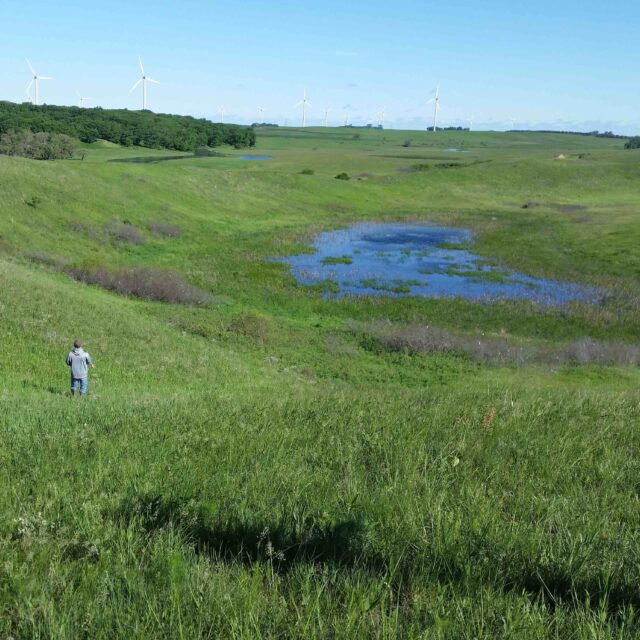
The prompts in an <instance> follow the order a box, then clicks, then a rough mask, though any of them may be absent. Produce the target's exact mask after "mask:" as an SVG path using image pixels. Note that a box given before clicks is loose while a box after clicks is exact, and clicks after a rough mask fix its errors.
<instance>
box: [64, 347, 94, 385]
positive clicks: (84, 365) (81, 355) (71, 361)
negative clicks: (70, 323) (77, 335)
mask: <svg viewBox="0 0 640 640" xmlns="http://www.w3.org/2000/svg"><path fill="white" fill-rule="evenodd" d="M90 364H93V360H91V356H90V355H89V354H88V353H87V352H86V351H85V350H84V349H79V348H76V349H73V351H69V355H68V356H67V365H68V366H70V367H71V377H72V378H76V379H80V380H81V379H83V378H86V377H87V375H88V374H89V365H90Z"/></svg>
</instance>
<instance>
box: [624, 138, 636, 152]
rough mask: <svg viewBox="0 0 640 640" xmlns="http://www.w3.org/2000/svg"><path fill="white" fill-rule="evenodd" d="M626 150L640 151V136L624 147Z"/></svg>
mask: <svg viewBox="0 0 640 640" xmlns="http://www.w3.org/2000/svg"><path fill="white" fill-rule="evenodd" d="M624 148H625V149H640V136H634V137H633V138H631V139H630V140H629V141H628V142H626V143H625V145H624Z"/></svg>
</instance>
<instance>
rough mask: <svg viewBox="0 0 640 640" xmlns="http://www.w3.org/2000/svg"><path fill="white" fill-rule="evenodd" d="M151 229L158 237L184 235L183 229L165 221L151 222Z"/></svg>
mask: <svg viewBox="0 0 640 640" xmlns="http://www.w3.org/2000/svg"><path fill="white" fill-rule="evenodd" d="M149 231H151V233H152V234H153V235H154V236H156V237H157V238H179V237H180V236H181V235H182V229H181V228H180V227H177V226H176V225H174V224H165V223H164V222H154V221H151V222H150V223H149Z"/></svg>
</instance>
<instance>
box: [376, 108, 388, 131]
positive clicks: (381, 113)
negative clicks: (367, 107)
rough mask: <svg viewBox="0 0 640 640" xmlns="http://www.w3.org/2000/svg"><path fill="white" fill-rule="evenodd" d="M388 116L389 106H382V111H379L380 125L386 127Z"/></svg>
mask: <svg viewBox="0 0 640 640" xmlns="http://www.w3.org/2000/svg"><path fill="white" fill-rule="evenodd" d="M386 117H387V107H382V109H380V111H378V125H379V126H381V127H384V120H385V118H386Z"/></svg>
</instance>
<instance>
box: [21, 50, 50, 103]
mask: <svg viewBox="0 0 640 640" xmlns="http://www.w3.org/2000/svg"><path fill="white" fill-rule="evenodd" d="M27 66H28V67H29V71H31V74H32V78H31V82H29V84H28V85H27V89H26V93H27V97H28V98H29V99H31V96H30V94H29V89H31V85H34V100H33V104H36V105H37V104H38V82H39V81H40V80H53V78H49V77H47V76H39V75H38V74H37V73H36V72H35V71H34V69H33V67H32V66H31V63H30V62H29V61H28V60H27Z"/></svg>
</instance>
